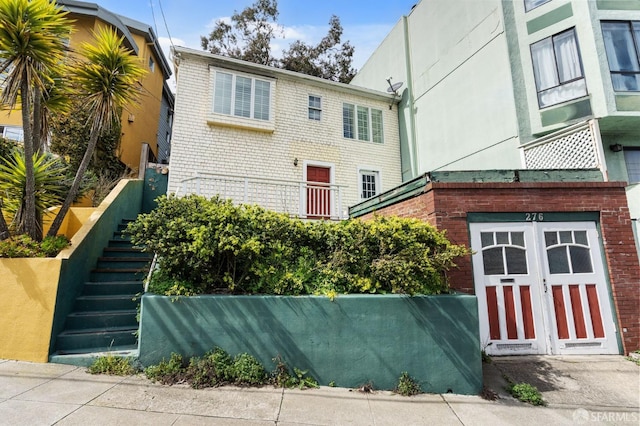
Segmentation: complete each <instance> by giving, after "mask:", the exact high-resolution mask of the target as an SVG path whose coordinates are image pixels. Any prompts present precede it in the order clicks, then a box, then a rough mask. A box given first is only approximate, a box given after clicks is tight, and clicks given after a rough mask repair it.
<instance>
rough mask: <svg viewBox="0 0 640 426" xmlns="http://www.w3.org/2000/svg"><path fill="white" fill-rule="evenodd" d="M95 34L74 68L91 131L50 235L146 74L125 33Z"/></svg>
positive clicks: (133, 100) (137, 92)
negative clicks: (100, 144) (104, 136)
mask: <svg viewBox="0 0 640 426" xmlns="http://www.w3.org/2000/svg"><path fill="white" fill-rule="evenodd" d="M0 1H1V0H0ZM93 37H94V42H93V44H91V43H83V44H82V46H81V50H80V54H81V55H82V56H83V57H84V58H85V61H84V62H83V63H80V64H78V65H77V66H75V67H74V68H73V72H72V77H71V78H72V81H73V82H74V84H75V85H76V90H77V94H78V95H79V96H80V97H81V98H82V99H83V100H84V105H85V108H86V109H87V110H88V111H89V122H90V124H91V134H90V136H89V143H88V145H87V150H86V151H85V153H84V157H83V158H82V161H81V162H80V165H79V166H78V171H77V172H76V176H75V178H74V180H73V184H72V185H71V189H70V190H69V193H68V194H67V198H66V199H65V201H64V203H63V204H62V207H61V208H60V211H59V212H58V215H57V216H56V218H55V219H54V221H53V223H52V224H51V228H50V229H49V233H48V235H50V236H55V235H56V234H57V233H58V230H59V229H60V226H61V225H62V221H63V219H64V217H65V216H66V214H67V212H68V211H69V208H70V207H71V203H72V202H73V200H74V198H75V197H76V194H77V192H78V189H79V187H80V183H81V181H82V177H83V176H84V173H85V172H86V170H87V167H88V166H89V163H90V162H91V158H92V156H93V151H94V150H95V148H96V144H97V142H98V137H99V136H100V134H101V133H102V132H103V131H105V130H109V129H110V128H111V126H113V125H114V124H116V123H118V121H119V120H120V113H121V111H122V108H123V107H124V106H125V105H127V104H130V103H133V102H135V100H136V98H137V95H138V94H139V89H138V88H139V85H138V82H139V80H140V78H142V76H143V75H144V74H145V70H144V69H143V68H142V66H141V64H140V63H139V61H138V59H137V58H136V57H135V56H134V54H133V53H132V52H131V51H130V50H127V49H125V48H124V47H123V46H122V42H123V37H118V34H117V33H116V31H115V30H113V29H111V28H100V29H98V30H97V31H95V32H94V34H93Z"/></svg>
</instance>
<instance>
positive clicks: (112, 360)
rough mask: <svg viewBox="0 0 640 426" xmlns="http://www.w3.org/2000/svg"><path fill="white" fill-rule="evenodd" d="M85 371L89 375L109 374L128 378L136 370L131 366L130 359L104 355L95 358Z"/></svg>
mask: <svg viewBox="0 0 640 426" xmlns="http://www.w3.org/2000/svg"><path fill="white" fill-rule="evenodd" d="M87 371H88V372H89V373H91V374H110V375H112V376H130V375H132V374H136V373H137V372H138V369H137V368H136V367H134V366H133V363H132V361H131V359H130V358H123V357H120V356H116V355H106V356H101V357H99V358H96V360H95V361H93V363H92V364H91V365H90V366H89V368H88V369H87Z"/></svg>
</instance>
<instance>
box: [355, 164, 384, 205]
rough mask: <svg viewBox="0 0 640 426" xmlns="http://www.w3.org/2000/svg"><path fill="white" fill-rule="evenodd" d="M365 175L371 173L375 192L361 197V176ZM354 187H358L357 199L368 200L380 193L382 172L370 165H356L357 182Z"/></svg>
mask: <svg viewBox="0 0 640 426" xmlns="http://www.w3.org/2000/svg"><path fill="white" fill-rule="evenodd" d="M365 175H373V176H374V184H375V194H374V195H372V196H371V197H367V198H364V197H363V188H362V184H363V182H362V178H363V177H364V176H365ZM356 188H358V199H359V200H360V201H364V200H368V199H369V198H372V197H376V196H378V195H380V194H381V193H382V172H381V171H380V169H379V168H377V167H371V166H358V184H357V185H356Z"/></svg>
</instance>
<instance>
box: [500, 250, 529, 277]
mask: <svg viewBox="0 0 640 426" xmlns="http://www.w3.org/2000/svg"><path fill="white" fill-rule="evenodd" d="M505 255H506V258H507V274H509V275H511V274H526V273H527V252H526V251H525V250H524V249H519V248H514V247H506V248H505Z"/></svg>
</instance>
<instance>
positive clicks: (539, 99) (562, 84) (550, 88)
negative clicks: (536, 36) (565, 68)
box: [529, 27, 589, 109]
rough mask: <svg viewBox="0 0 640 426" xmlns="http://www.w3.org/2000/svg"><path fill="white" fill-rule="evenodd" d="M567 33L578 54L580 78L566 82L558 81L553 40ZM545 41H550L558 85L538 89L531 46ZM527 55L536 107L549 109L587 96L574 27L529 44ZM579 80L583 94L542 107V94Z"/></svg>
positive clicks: (556, 58) (556, 57)
mask: <svg viewBox="0 0 640 426" xmlns="http://www.w3.org/2000/svg"><path fill="white" fill-rule="evenodd" d="M568 32H572V33H573V39H574V41H575V44H576V50H577V52H578V65H579V66H580V77H576V78H572V79H570V80H566V81H560V71H559V69H558V56H557V50H556V45H555V43H554V40H555V39H556V37H558V36H560V35H562V34H566V33H568ZM545 40H551V49H552V50H553V59H554V65H555V69H554V71H555V75H556V79H557V81H558V84H556V85H555V86H551V87H547V88H545V89H540V88H538V82H537V81H536V69H537V66H536V61H535V60H534V58H535V56H534V54H533V46H535V45H537V44H538V43H542V42H543V41H545ZM529 54H530V55H531V65H532V71H533V79H534V84H535V87H536V97H537V100H538V107H539V108H540V109H543V108H549V107H552V106H554V105H558V104H562V103H565V102H569V101H573V100H576V99H579V98H582V97H584V96H588V94H589V90H588V88H587V80H586V77H585V75H584V66H583V64H582V55H581V53H580V43H579V42H578V34H577V32H576V27H571V28H567V29H565V30H563V31H560V32H558V33H555V34H552V35H550V36H548V37H545V38H542V39H540V40H538V41H536V42H534V43H531V44H530V45H529ZM581 80H583V81H584V94H582V95H579V96H576V97H573V98H568V99H563V100H560V101H557V102H553V103H549V104H546V105H542V103H541V96H540V95H541V94H542V93H544V92H549V91H552V90H554V89H558V88H560V87H563V86H567V85H570V84H572V83H575V82H577V81H581Z"/></svg>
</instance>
